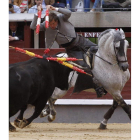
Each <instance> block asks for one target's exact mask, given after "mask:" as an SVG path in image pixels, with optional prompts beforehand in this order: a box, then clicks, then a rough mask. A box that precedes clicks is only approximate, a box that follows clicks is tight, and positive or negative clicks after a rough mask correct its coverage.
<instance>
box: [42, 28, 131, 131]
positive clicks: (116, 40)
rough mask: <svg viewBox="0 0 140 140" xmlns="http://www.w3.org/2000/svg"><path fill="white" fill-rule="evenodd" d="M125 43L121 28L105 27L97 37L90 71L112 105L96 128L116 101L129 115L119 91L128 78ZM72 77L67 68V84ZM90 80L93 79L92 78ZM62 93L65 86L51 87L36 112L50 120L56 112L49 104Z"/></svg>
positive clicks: (71, 84)
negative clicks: (45, 107) (46, 101)
mask: <svg viewBox="0 0 140 140" xmlns="http://www.w3.org/2000/svg"><path fill="white" fill-rule="evenodd" d="M128 45H129V44H128V41H127V40H126V39H125V34H124V32H123V30H122V29H120V30H115V29H108V30H105V31H104V32H102V33H101V34H100V36H99V38H98V46H99V49H98V51H97V53H96V56H95V57H94V60H93V61H94V63H93V64H94V65H93V66H92V67H93V69H92V72H93V75H94V76H95V78H96V79H97V81H99V82H100V84H101V85H102V86H103V87H104V89H105V90H106V91H107V92H108V93H110V94H111V95H112V97H113V105H112V106H111V108H110V109H109V110H108V111H107V113H106V114H105V115H104V120H103V121H102V122H101V124H100V129H105V128H106V126H107V121H108V120H109V119H110V118H111V116H112V114H113V112H114V110H115V109H116V108H117V106H118V105H120V106H121V107H122V108H123V110H124V111H125V112H126V113H127V114H128V116H129V118H130V119H131V110H130V108H129V106H128V105H127V104H126V103H125V101H124V99H123V98H122V96H121V91H122V89H123V87H124V86H125V84H126V82H127V81H128V80H129V78H130V73H129V70H128V66H129V65H128V62H127V48H128ZM70 79H71V80H70ZM76 79H77V73H74V75H73V77H72V72H71V73H70V76H69V88H71V87H73V86H74V85H75V82H76ZM93 80H95V79H94V78H93ZM66 93H67V90H65V91H62V90H60V89H58V88H55V90H54V93H53V95H52V96H51V98H50V99H49V101H48V104H49V107H48V109H44V110H43V111H42V113H41V115H40V116H41V117H44V116H47V115H48V114H49V116H48V120H49V121H53V120H54V119H55V115H56V111H55V109H54V106H53V105H54V103H55V101H56V100H57V99H58V98H61V97H63V96H64V95H65V94H66Z"/></svg>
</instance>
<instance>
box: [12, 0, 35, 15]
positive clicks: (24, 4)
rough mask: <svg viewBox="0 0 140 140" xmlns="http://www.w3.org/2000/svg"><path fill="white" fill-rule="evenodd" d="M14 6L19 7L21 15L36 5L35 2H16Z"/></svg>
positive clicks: (21, 0)
mask: <svg viewBox="0 0 140 140" xmlns="http://www.w3.org/2000/svg"><path fill="white" fill-rule="evenodd" d="M27 2H28V3H27ZM14 5H17V6H19V7H20V10H21V13H24V12H25V11H27V9H28V8H31V7H32V6H33V5H34V0H14Z"/></svg>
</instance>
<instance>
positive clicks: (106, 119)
mask: <svg viewBox="0 0 140 140" xmlns="http://www.w3.org/2000/svg"><path fill="white" fill-rule="evenodd" d="M117 106H118V103H117V102H116V101H115V100H113V105H112V106H111V108H109V110H108V111H107V112H106V114H105V115H104V120H103V121H102V122H101V124H100V126H99V129H106V126H107V121H108V120H109V119H110V118H111V116H112V114H113V113H114V110H115V109H116V108H117Z"/></svg>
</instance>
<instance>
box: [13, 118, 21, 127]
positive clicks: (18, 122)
mask: <svg viewBox="0 0 140 140" xmlns="http://www.w3.org/2000/svg"><path fill="white" fill-rule="evenodd" d="M19 124H20V120H18V119H15V121H14V125H15V126H17V127H19Z"/></svg>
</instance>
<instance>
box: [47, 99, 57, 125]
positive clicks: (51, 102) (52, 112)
mask: <svg viewBox="0 0 140 140" xmlns="http://www.w3.org/2000/svg"><path fill="white" fill-rule="evenodd" d="M55 101H56V99H53V98H50V99H49V101H48V104H49V108H50V114H49V116H48V121H49V122H52V121H54V120H55V115H56V111H55V108H54V103H55Z"/></svg>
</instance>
